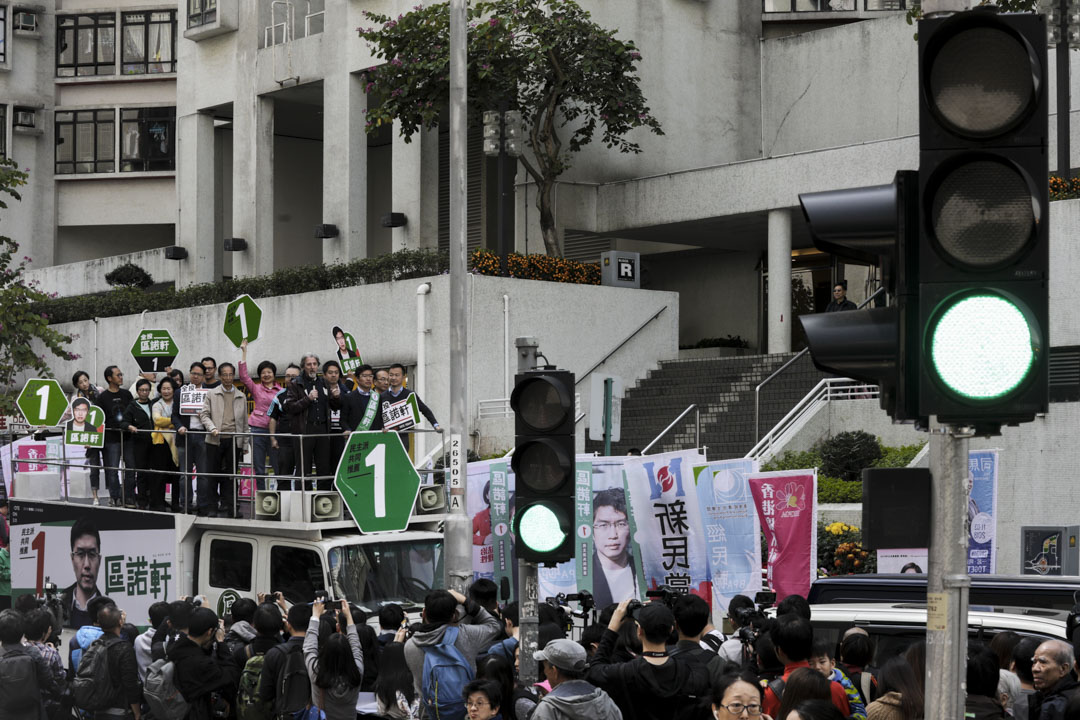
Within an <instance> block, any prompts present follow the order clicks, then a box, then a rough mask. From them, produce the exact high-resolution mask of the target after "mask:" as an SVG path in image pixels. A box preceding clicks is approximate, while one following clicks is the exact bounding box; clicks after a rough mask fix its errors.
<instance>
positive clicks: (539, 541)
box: [518, 505, 566, 552]
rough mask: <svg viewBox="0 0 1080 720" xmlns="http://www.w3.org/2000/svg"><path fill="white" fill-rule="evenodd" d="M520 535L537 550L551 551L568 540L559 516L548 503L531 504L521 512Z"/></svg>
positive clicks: (527, 545)
mask: <svg viewBox="0 0 1080 720" xmlns="http://www.w3.org/2000/svg"><path fill="white" fill-rule="evenodd" d="M518 537H519V538H520V539H521V542H523V543H524V544H525V546H526V547H528V548H530V549H531V550H533V551H535V552H551V551H552V550H556V549H558V547H559V546H560V545H562V544H563V542H564V541H565V540H566V533H565V532H563V529H562V526H561V524H560V523H559V516H558V515H556V514H555V513H554V512H553V511H552V510H551V508H549V507H547V506H546V505H530V506H529V507H527V508H525V509H524V510H523V511H522V512H521V519H520V521H519V522H518Z"/></svg>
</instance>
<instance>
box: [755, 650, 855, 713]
mask: <svg viewBox="0 0 1080 720" xmlns="http://www.w3.org/2000/svg"><path fill="white" fill-rule="evenodd" d="M804 667H810V663H808V662H806V661H805V660H802V661H800V662H794V663H789V664H788V665H785V666H784V674H783V675H782V676H781V679H782V680H783V681H784V682H785V683H786V682H787V679H788V675H791V673H792V672H794V671H795V670H798V669H799V668H804ZM829 691H830V692H831V693H832V704H833V705H835V706H836V708H837V709H838V710H839V711H840V712H841V713H843V714H844V717H847V716H848V715H850V714H851V707H850V706H849V705H848V701H847V693H845V692H844V686H843V685H841V684H840V683H838V682H836V681H835V680H833V681H832V682H830V683H829ZM761 705H762V710H763V711H764V712H765V713H766V714H767V715H771V716H772V717H776V714H777V713H778V712H779V711H780V698H778V697H776V693H774V692H773V691H772V688H771V687H766V688H765V694H764V695H763V696H762V699H761Z"/></svg>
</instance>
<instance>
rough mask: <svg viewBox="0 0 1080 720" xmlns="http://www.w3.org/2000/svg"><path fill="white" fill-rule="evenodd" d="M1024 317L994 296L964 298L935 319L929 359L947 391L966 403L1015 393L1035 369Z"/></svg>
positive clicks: (1001, 298)
mask: <svg viewBox="0 0 1080 720" xmlns="http://www.w3.org/2000/svg"><path fill="white" fill-rule="evenodd" d="M1033 345H1034V343H1033V342H1032V334H1031V327H1030V325H1029V323H1028V319H1027V317H1026V316H1025V315H1024V312H1023V311H1022V310H1021V309H1020V308H1019V307H1018V306H1017V305H1016V304H1015V303H1013V302H1010V301H1009V300H1007V299H1005V298H1003V297H1001V296H999V295H989V294H985V295H969V296H967V297H964V298H963V299H961V300H959V301H958V302H956V303H955V304H953V305H952V306H951V307H949V308H948V309H947V310H945V312H943V313H941V314H940V315H939V316H938V320H937V323H936V324H935V325H934V327H933V329H932V331H931V337H930V358H931V362H932V363H933V366H934V370H935V371H936V372H937V375H938V377H939V378H940V379H941V381H942V382H943V383H944V384H945V386H946V387H948V388H949V389H950V390H952V391H953V392H955V393H956V394H958V395H960V396H962V397H964V398H968V399H970V400H994V399H998V398H1001V397H1003V396H1005V395H1008V394H1009V393H1010V392H1012V391H1013V390H1015V389H1016V388H1017V386H1019V385H1020V384H1021V383H1022V382H1023V381H1024V380H1025V378H1027V377H1028V374H1029V373H1030V372H1031V368H1032V366H1033V365H1034V363H1035V352H1034V350H1033V349H1032V348H1033Z"/></svg>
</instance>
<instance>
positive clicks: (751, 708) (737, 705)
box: [720, 702, 761, 716]
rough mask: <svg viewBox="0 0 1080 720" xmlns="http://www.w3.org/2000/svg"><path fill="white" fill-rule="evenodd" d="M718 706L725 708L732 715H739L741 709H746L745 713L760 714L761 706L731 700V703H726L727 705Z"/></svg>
mask: <svg viewBox="0 0 1080 720" xmlns="http://www.w3.org/2000/svg"><path fill="white" fill-rule="evenodd" d="M720 707H722V708H724V709H725V710H727V711H728V712H729V713H731V714H732V715H741V714H742V712H743V710H745V711H746V714H747V715H754V716H757V715H760V714H761V706H760V705H756V704H755V705H743V704H742V703H741V702H733V703H728V704H727V705H721V706H720Z"/></svg>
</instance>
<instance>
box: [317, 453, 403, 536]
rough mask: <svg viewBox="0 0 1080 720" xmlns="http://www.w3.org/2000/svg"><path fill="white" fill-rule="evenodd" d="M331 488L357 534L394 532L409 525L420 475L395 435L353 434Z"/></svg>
mask: <svg viewBox="0 0 1080 720" xmlns="http://www.w3.org/2000/svg"><path fill="white" fill-rule="evenodd" d="M335 486H336V487H337V491H338V492H339V493H340V494H341V499H342V500H343V501H344V502H345V505H346V506H348V508H349V511H350V512H351V513H352V516H353V519H354V520H355V521H356V526H357V527H359V528H360V532H362V533H375V532H394V531H399V530H404V529H406V528H407V527H408V526H409V517H410V516H411V515H412V512H413V505H415V503H416V495H417V493H418V492H419V491H420V475H419V474H418V473H417V472H416V468H414V467H413V466H412V463H411V462H410V461H409V455H408V453H406V452H405V447H404V446H403V445H402V444H401V438H400V437H398V434H397V433H388V432H354V433H353V434H352V435H350V436H349V442H348V444H347V445H346V446H345V452H344V453H342V455H341V461H340V462H339V463H338V468H337V474H336V476H335Z"/></svg>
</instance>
